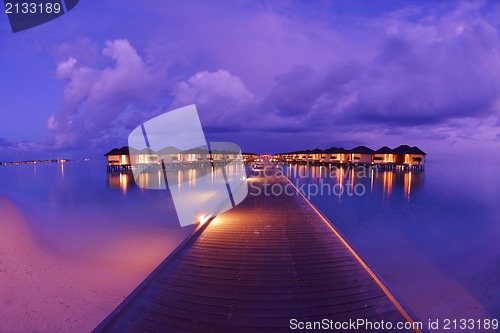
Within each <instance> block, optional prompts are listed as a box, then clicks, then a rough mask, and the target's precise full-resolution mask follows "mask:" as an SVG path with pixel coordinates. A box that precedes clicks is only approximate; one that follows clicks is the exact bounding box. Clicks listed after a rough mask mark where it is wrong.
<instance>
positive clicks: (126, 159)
mask: <svg viewBox="0 0 500 333" xmlns="http://www.w3.org/2000/svg"><path fill="white" fill-rule="evenodd" d="M104 156H106V160H107V165H108V170H111V169H119V168H124V169H126V168H129V167H130V166H131V163H130V156H129V147H128V146H123V147H121V148H113V149H111V150H110V151H109V152H107V153H106V154H105V155H104Z"/></svg>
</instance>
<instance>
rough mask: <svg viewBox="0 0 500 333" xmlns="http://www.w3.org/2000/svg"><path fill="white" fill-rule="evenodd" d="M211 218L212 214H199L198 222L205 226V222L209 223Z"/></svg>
mask: <svg viewBox="0 0 500 333" xmlns="http://www.w3.org/2000/svg"><path fill="white" fill-rule="evenodd" d="M211 216H212V214H210V215H205V214H199V215H198V219H197V221H196V222H198V223H200V224H204V223H205V222H207V221H208V220H209V219H210V217H211Z"/></svg>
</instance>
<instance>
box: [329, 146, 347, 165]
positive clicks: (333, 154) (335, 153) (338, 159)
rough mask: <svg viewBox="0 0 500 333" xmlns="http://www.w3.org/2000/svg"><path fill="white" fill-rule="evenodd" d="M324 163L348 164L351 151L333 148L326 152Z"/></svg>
mask: <svg viewBox="0 0 500 333" xmlns="http://www.w3.org/2000/svg"><path fill="white" fill-rule="evenodd" d="M325 156H326V157H325V160H324V162H329V163H340V164H342V163H347V162H348V161H349V157H350V154H349V151H348V150H347V149H344V148H337V147H331V148H328V149H326V150H325Z"/></svg>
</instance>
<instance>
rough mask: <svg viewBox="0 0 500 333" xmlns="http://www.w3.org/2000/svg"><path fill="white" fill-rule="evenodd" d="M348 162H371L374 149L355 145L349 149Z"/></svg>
mask: <svg viewBox="0 0 500 333" xmlns="http://www.w3.org/2000/svg"><path fill="white" fill-rule="evenodd" d="M350 153H351V156H350V162H351V163H354V164H371V163H372V161H373V155H374V154H375V151H374V150H373V149H370V148H368V147H365V146H357V147H356V148H353V149H351V150H350Z"/></svg>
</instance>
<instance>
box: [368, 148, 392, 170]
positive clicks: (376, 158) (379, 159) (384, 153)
mask: <svg viewBox="0 0 500 333" xmlns="http://www.w3.org/2000/svg"><path fill="white" fill-rule="evenodd" d="M394 162H395V156H394V150H393V149H391V148H389V147H387V146H383V147H382V148H380V149H378V150H376V151H375V154H374V155H373V164H380V165H385V164H394Z"/></svg>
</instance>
